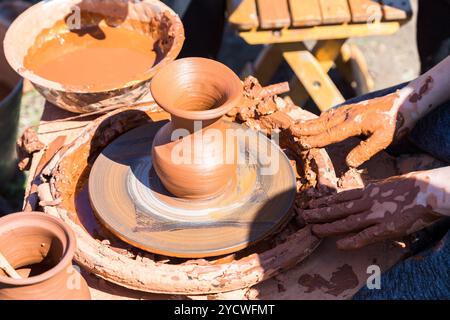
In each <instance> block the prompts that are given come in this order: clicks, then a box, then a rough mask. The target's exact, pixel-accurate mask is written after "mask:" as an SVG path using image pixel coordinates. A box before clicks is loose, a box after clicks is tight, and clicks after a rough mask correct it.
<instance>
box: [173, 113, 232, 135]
mask: <svg viewBox="0 0 450 320" xmlns="http://www.w3.org/2000/svg"><path fill="white" fill-rule="evenodd" d="M171 118H172V127H173V129H185V130H188V131H189V132H190V133H194V132H196V131H198V130H203V129H206V128H219V127H221V126H222V125H223V122H224V121H223V120H222V117H219V118H214V119H208V120H192V119H186V118H181V117H177V116H174V115H172V116H171Z"/></svg>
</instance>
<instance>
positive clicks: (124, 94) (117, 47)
mask: <svg viewBox="0 0 450 320" xmlns="http://www.w3.org/2000/svg"><path fill="white" fill-rule="evenodd" d="M183 42H184V29H183V25H182V22H181V20H180V18H179V17H178V15H176V14H175V13H174V12H173V11H172V10H171V9H170V8H169V7H168V6H166V5H165V4H163V3H162V2H161V1H156V0H144V1H126V0H109V1H92V0H59V1H42V2H40V3H38V4H36V5H34V6H32V7H31V8H29V9H28V10H26V11H25V12H24V13H22V14H21V15H20V16H19V17H18V18H17V19H16V20H15V21H14V23H13V24H12V25H11V27H10V28H9V30H8V32H7V34H6V37H5V41H4V44H5V45H4V46H5V55H6V58H7V60H8V62H9V64H10V65H11V67H12V68H13V69H14V70H15V71H16V72H18V73H19V74H20V75H21V76H22V77H24V78H26V79H28V80H30V81H31V82H32V83H33V85H34V86H35V87H36V89H37V90H38V91H39V92H40V93H41V94H42V95H43V96H44V97H45V98H46V99H47V100H48V101H50V102H51V103H53V104H55V105H57V106H59V107H61V108H63V109H66V110H69V111H71V112H76V113H85V112H92V111H98V110H101V109H105V108H108V109H111V108H115V107H121V106H126V105H131V104H133V103H135V102H137V101H138V100H139V99H141V98H142V97H143V96H145V95H146V94H148V92H149V89H148V84H149V82H150V79H151V78H152V77H153V75H154V74H155V73H156V72H157V71H158V70H159V69H160V68H162V67H163V66H164V65H166V64H167V63H169V62H171V61H173V60H175V58H176V57H177V56H178V54H179V52H180V50H181V48H182V45H183Z"/></svg>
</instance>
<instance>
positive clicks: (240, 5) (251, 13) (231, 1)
mask: <svg viewBox="0 0 450 320" xmlns="http://www.w3.org/2000/svg"><path fill="white" fill-rule="evenodd" d="M227 12H228V22H229V23H231V24H232V25H234V26H236V28H237V29H240V30H250V29H253V28H257V27H258V25H259V22H258V14H257V11H256V2H255V0H228V7H227Z"/></svg>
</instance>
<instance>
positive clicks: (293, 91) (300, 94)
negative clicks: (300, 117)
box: [289, 76, 309, 107]
mask: <svg viewBox="0 0 450 320" xmlns="http://www.w3.org/2000/svg"><path fill="white" fill-rule="evenodd" d="M289 89H290V90H289V97H291V99H292V101H294V103H295V105H297V106H300V107H303V106H304V105H305V104H306V101H308V99H309V94H308V91H307V90H306V88H305V87H304V86H303V84H302V83H301V82H300V80H298V78H297V77H296V76H293V77H292V78H291V80H289Z"/></svg>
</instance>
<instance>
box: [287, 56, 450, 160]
mask: <svg viewBox="0 0 450 320" xmlns="http://www.w3.org/2000/svg"><path fill="white" fill-rule="evenodd" d="M448 83H450V56H449V57H447V58H446V59H445V60H444V61H442V62H441V63H440V64H438V65H437V66H435V67H434V68H433V69H431V70H430V71H428V72H427V73H425V74H424V75H422V76H420V77H419V78H417V79H416V80H414V81H412V82H411V83H409V84H408V86H406V87H404V88H403V89H401V90H398V91H397V92H395V93H392V94H389V95H386V96H384V97H380V98H375V99H371V100H367V101H363V102H360V103H357V104H351V105H347V106H342V107H340V108H338V109H331V110H329V111H327V112H325V113H323V114H322V115H321V116H320V117H319V118H317V119H313V120H309V121H305V122H300V123H296V124H295V125H293V126H292V127H291V128H290V130H291V133H292V134H293V135H294V136H295V137H297V138H299V144H300V146H302V147H303V148H305V149H310V148H321V147H325V146H327V145H329V144H332V143H335V142H340V141H343V140H345V139H347V138H349V137H352V136H359V135H361V134H362V135H365V136H367V137H368V139H366V140H365V141H362V142H361V144H360V145H358V146H357V147H356V148H355V149H353V150H352V151H351V152H350V153H349V154H348V156H347V158H346V161H347V165H348V166H349V167H358V166H359V165H361V164H362V163H364V162H365V161H367V160H368V159H370V158H371V157H372V156H373V155H375V154H376V153H378V152H379V151H381V150H383V149H385V148H386V147H387V146H389V144H391V143H392V142H393V141H394V140H396V139H399V138H401V137H403V136H404V135H405V134H407V133H408V132H409V130H411V129H412V128H413V127H414V125H415V123H416V122H417V120H418V119H420V118H421V117H423V116H424V115H425V114H427V113H428V112H430V111H431V110H432V109H434V108H435V107H436V106H438V105H439V104H441V103H443V102H445V101H446V100H448V99H449V98H450V90H448Z"/></svg>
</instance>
